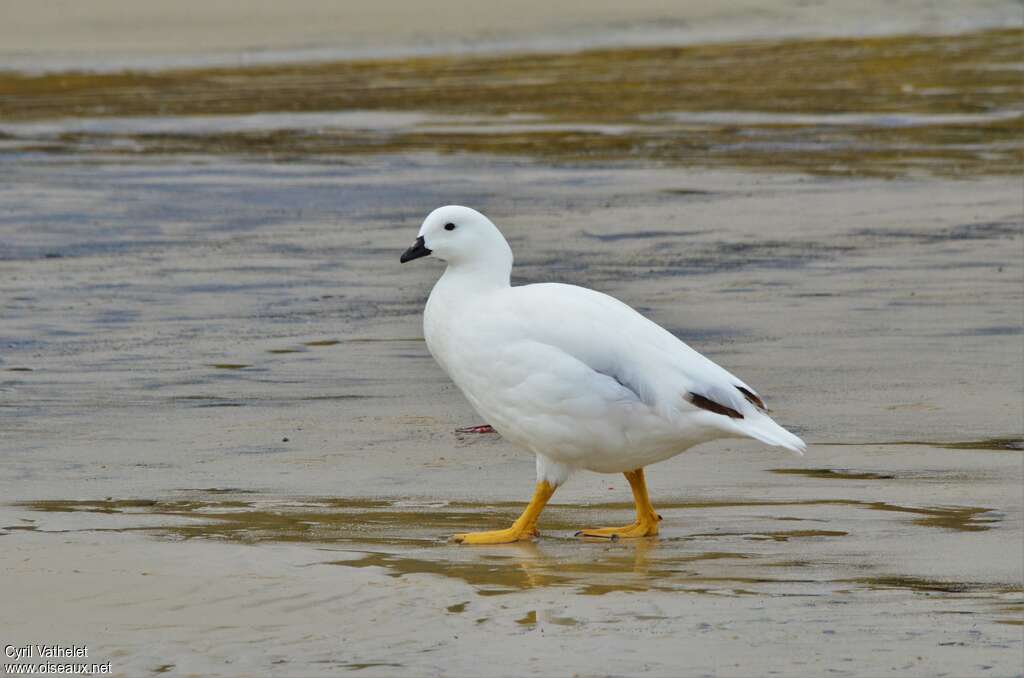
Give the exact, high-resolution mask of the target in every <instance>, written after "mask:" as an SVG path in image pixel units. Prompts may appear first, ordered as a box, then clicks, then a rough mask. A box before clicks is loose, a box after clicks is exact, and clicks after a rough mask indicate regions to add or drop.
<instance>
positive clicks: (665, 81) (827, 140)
mask: <svg viewBox="0 0 1024 678" xmlns="http://www.w3.org/2000/svg"><path fill="white" fill-rule="evenodd" d="M1022 45H1024V31H1022V30H1020V29H1003V30H986V31H976V32H972V33H966V34H960V35H944V36H920V35H918V36H887V37H861V38H829V39H809V40H782V41H762V42H743V43H725V44H712V45H696V46H687V47H662V48H645V49H637V48H629V49H623V48H618V49H600V50H590V51H585V52H580V53H568V54H564V53H559V54H528V55H514V56H450V57H442V56H435V57H416V58H408V59H391V60H375V61H374V60H367V61H350V62H335V63H320V64H289V65H275V66H260V67H252V68H205V69H192V70H168V71H161V72H147V73H142V72H125V73H113V74H96V73H76V72H71V73H59V74H48V75H25V74H17V73H10V72H7V73H3V72H0V118H2V119H4V120H6V121H12V122H13V121H31V120H40V119H48V118H54V117H63V116H79V117H84V116H88V117H108V118H109V117H111V116H161V117H165V116H208V115H248V114H254V113H261V114H266V113H277V114H282V115H287V114H295V113H305V112H318V111H330V112H335V113H337V112H345V111H349V112H358V111H363V112H366V111H372V112H377V113H380V114H384V113H387V112H420V113H427V114H430V115H431V116H434V117H433V118H432V119H431V120H430V121H429V124H409V125H405V126H402V125H399V126H398V127H395V128H389V127H388V126H387V125H384V126H383V127H380V128H376V129H375V128H373V125H372V122H370V123H368V124H367V125H366V127H367V128H365V129H360V128H351V127H349V128H347V129H346V128H344V127H341V128H336V127H331V126H327V127H319V126H317V125H315V124H314V125H312V126H309V125H304V124H301V123H299V124H295V125H293V126H292V127H291V128H288V127H287V126H285V127H284V128H280V127H273V128H268V129H258V128H257V129H247V131H235V130H229V131H224V130H219V131H215V130H200V131H199V132H195V131H194V130H193V131H186V130H182V131H176V130H174V129H173V126H171V128H170V129H168V130H163V131H160V132H139V131H137V130H136V131H131V130H130V129H126V130H123V131H118V127H117V125H116V124H115V125H113V127H112V128H111V129H110V130H107V131H104V132H103V133H99V132H95V131H91V132H90V131H78V130H68V131H65V132H63V133H61V134H59V135H57V136H56V138H25V139H19V138H15V140H14V143H13V144H12V147H13V148H16V149H20V150H22V151H24V150H36V151H40V152H55V153H80V152H87V151H88V152H96V151H97V150H100V151H102V152H104V153H109V154H114V155H124V154H131V155H140V154H175V153H187V154H197V153H198V154H227V155H243V156H246V155H258V156H261V157H266V156H270V157H273V158H275V159H278V160H288V159H295V158H304V157H311V156H314V157H315V156H344V155H366V154H379V153H409V152H435V153H482V154H496V155H517V156H526V157H534V158H539V159H544V160H547V161H554V162H585V161H599V162H623V161H625V162H629V161H647V162H651V161H653V162H657V163H663V164H669V165H687V166H723V167H743V168H749V169H776V170H788V171H796V172H809V173H815V174H826V175H840V176H843V175H850V176H883V177H893V176H902V175H908V174H910V175H913V174H926V175H927V174H935V175H943V176H977V175H983V174H1012V173H1016V172H1018V171H1019V167H1020V162H1021V161H1022V160H1024V143H1022V141H1021V140H1022V136H1024V115H1022V114H1021V109H1022V103H1024V82H1022V80H1021V78H1020V77H1019V70H1017V69H1018V68H1019V64H1020V63H1021V62H1022V61H1024V47H1022ZM440 93H443V95H442V94H440ZM467 116H471V119H470V120H468V121H467V119H466V118H467ZM371 118H372V116H371ZM248 127H249V126H247V128H248ZM5 131H6V130H5Z"/></svg>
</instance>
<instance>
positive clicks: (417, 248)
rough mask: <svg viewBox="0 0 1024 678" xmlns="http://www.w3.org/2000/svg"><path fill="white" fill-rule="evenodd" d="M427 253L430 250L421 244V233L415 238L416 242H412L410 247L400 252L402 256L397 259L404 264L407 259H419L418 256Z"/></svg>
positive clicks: (423, 255)
mask: <svg viewBox="0 0 1024 678" xmlns="http://www.w3.org/2000/svg"><path fill="white" fill-rule="evenodd" d="M429 254H430V250H429V249H427V246H426V245H424V244H423V236H422V235H421V236H420V237H418V238H416V242H414V243H413V244H412V247H410V248H409V249H407V250H406V251H404V252H402V258H401V259H399V261H400V262H402V263H403V264H404V263H405V262H407V261H412V260H413V259H419V258H420V257H425V256H427V255H429Z"/></svg>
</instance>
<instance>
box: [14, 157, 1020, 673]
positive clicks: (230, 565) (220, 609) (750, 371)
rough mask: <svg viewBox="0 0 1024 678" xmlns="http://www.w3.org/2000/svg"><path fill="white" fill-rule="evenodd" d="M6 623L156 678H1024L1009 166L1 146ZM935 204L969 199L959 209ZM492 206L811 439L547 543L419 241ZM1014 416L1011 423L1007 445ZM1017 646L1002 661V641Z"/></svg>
mask: <svg viewBox="0 0 1024 678" xmlns="http://www.w3.org/2000/svg"><path fill="white" fill-rule="evenodd" d="M5 169H6V171H7V175H8V176H9V177H11V180H10V181H8V182H5V184H4V185H3V186H2V187H0V205H2V206H3V209H2V213H3V214H4V215H5V216H4V217H3V227H4V229H5V232H7V233H9V234H10V235H11V236H12V239H11V240H9V241H8V242H12V243H13V246H11V247H8V248H7V249H6V250H5V259H6V261H5V263H4V268H5V275H4V277H3V288H4V290H3V291H4V298H5V299H6V300H7V301H6V303H5V311H4V316H5V322H4V332H3V340H2V344H3V346H4V355H3V363H2V366H0V369H3V370H4V372H3V374H5V375H6V376H5V377H4V379H3V383H2V388H3V404H4V407H3V410H2V416H3V418H4V430H3V434H2V435H3V438H2V445H3V450H4V452H3V455H2V464H3V472H2V474H0V477H2V480H0V485H2V487H0V492H2V494H3V496H5V497H7V498H9V500H11V502H13V503H8V504H6V505H5V506H4V507H3V508H2V509H0V525H2V526H3V530H2V532H0V539H2V543H3V544H4V549H3V550H2V551H0V561H2V566H3V571H4V573H5V575H6V576H4V577H3V578H2V579H0V581H2V583H0V587H2V589H3V590H2V591H0V594H2V596H3V599H4V600H5V601H6V602H5V610H4V613H3V614H4V628H5V631H6V634H5V635H7V636H9V637H13V640H15V641H21V642H34V641H36V640H39V639H45V640H46V641H47V642H52V641H54V640H56V639H64V640H67V641H68V642H79V643H82V642H85V643H87V644H88V645H89V646H90V648H92V651H93V652H94V653H95V654H97V655H99V656H101V657H105V658H109V659H110V660H112V661H113V662H114V665H115V668H116V670H117V671H120V672H122V673H123V674H124V675H138V674H140V673H145V672H148V671H155V670H157V669H160V668H161V667H163V668H164V669H166V668H167V667H168V666H172V665H173V666H172V668H173V670H174V671H176V672H180V673H183V674H187V673H190V672H195V673H202V674H237V673H247V672H248V673H253V672H255V673H261V672H265V671H270V670H272V671H274V672H275V673H278V674H280V675H308V674H310V673H319V672H324V671H328V670H331V671H333V670H338V669H346V668H347V669H350V670H355V669H359V670H360V674H361V675H394V674H395V673H396V672H397V673H404V674H411V675H422V674H431V673H438V672H445V673H450V674H454V675H470V674H473V675H516V674H521V673H524V672H525V673H531V674H536V675H551V674H565V673H569V672H576V673H578V674H580V675H607V674H632V673H636V672H639V671H641V670H646V671H649V672H650V674H651V675H676V674H678V672H679V671H681V670H682V671H684V672H687V673H690V674H713V675H751V674H767V673H769V672H773V671H776V672H780V673H782V674H785V675H820V674H821V673H823V672H826V671H833V672H838V673H841V674H844V675H888V674H897V673H899V674H901V675H908V674H909V675H939V674H943V673H945V674H946V675H1002V676H1009V675H1016V674H1017V673H1019V661H1018V660H1019V657H1020V652H1021V627H1020V621H1021V604H1022V589H1021V555H1020V554H1021V548H1020V547H1021V530H1022V511H1021V509H1022V506H1021V504H1022V502H1021V496H1020V483H1021V480H1022V473H1021V461H1022V456H1021V455H1022V450H1021V436H1020V431H1021V426H1022V422H1021V409H1020V404H1021V392H1020V385H1021V383H1022V374H1021V362H1020V338H1021V316H1020V308H1021V298H1020V297H1021V281H1022V273H1024V271H1022V260H1021V258H1020V256H1019V255H1020V252H1021V246H1022V241H1021V233H1020V221H1019V219H1020V217H1019V214H1018V211H1019V190H1018V189H1019V186H1017V185H1016V182H1015V181H1014V180H1012V179H1001V178H983V177H982V178H976V179H974V180H971V181H938V180H929V181H919V180H899V181H881V180H874V179H863V180H842V181H838V180H835V179H811V178H808V177H805V176H799V175H775V176H765V175H763V174H755V175H749V174H743V173H736V172H689V171H682V170H678V169H665V170H650V169H648V170H644V169H637V168H633V169H629V168H626V169H623V168H600V167H544V166H538V165H537V164H536V163H533V162H530V161H511V160H507V159H496V158H467V157H461V158H453V157H436V156H428V155H422V156H401V157H398V158H396V157H392V156H384V157H375V158H363V159H359V160H350V161H348V162H346V163H345V164H322V163H316V164H306V163H294V164H290V165H257V164H253V163H248V162H238V161H233V160H230V159H216V158H205V159H203V160H201V161H197V162H196V163H195V164H184V163H181V162H180V161H178V160H167V161H161V162H135V163H132V164H130V165H121V164H99V165H96V164H92V163H86V164H83V163H81V162H79V161H75V160H72V161H65V160H57V161H54V160H49V161H45V162H43V161H37V162H33V163H18V164H8V165H7V166H6V167H5ZM936 196H941V197H938V198H937V197H936ZM450 200H460V201H462V202H467V203H470V204H475V205H480V206H481V207H482V208H483V209H485V210H487V211H488V212H489V213H490V214H492V215H493V216H494V218H495V219H496V220H497V221H498V223H499V224H501V225H502V226H503V227H504V228H505V230H506V232H507V233H508V234H509V235H510V238H511V241H512V243H513V246H514V248H515V249H516V251H517V253H518V268H517V278H518V279H519V281H520V282H526V281H533V280H541V279H558V280H564V281H569V282H575V283H580V284H586V285H591V286H594V287H598V288H600V289H604V290H607V291H609V292H611V293H613V294H616V295H618V296H620V297H621V298H623V299H625V300H626V301H628V302H630V303H633V304H635V305H636V306H638V307H639V308H641V309H643V310H644V311H645V312H647V313H649V314H650V315H652V316H653V317H655V318H657V319H658V320H659V321H661V322H662V323H664V324H665V325H666V326H668V327H670V328H672V329H673V330H674V331H675V332H676V333H677V334H679V335H680V336H681V337H683V338H685V339H687V340H689V341H690V342H691V343H692V344H693V345H695V346H696V347H698V348H699V349H701V350H703V351H705V352H707V353H708V354H709V355H710V356H712V357H713V358H715V359H716V360H719V361H721V362H722V363H724V364H726V365H728V366H729V368H730V369H733V370H735V371H736V372H737V373H738V374H741V375H743V376H744V378H746V379H747V380H748V381H750V382H751V383H753V384H756V386H757V387H758V388H759V389H760V390H761V391H762V393H764V394H765V395H766V396H767V397H768V398H769V402H770V405H771V406H772V408H773V410H774V411H775V413H776V416H777V418H778V419H779V420H780V421H781V422H783V423H785V424H786V425H788V426H790V427H792V428H793V430H795V431H797V432H799V433H800V434H801V435H803V436H804V437H805V438H806V439H807V440H808V441H809V442H810V443H811V448H810V450H809V453H808V455H807V457H805V458H804V459H798V458H795V457H792V456H789V455H787V454H785V453H782V452H780V451H776V450H770V449H765V448H762V447H760V446H758V445H757V444H755V443H741V442H735V443H721V444H714V445H708V446H705V447H702V448H697V449H695V450H693V451H691V452H690V453H687V454H686V455H683V456H682V457H680V458H677V459H675V460H672V461H670V462H667V463H664V464H661V465H659V466H656V467H654V468H652V469H651V472H650V484H651V486H652V492H653V496H654V498H655V503H656V506H657V507H658V509H659V511H660V512H661V514H662V515H663V516H664V523H663V528H662V535H661V536H660V537H659V538H658V539H654V540H642V541H640V542H619V543H612V544H609V543H600V542H598V543H592V542H583V541H580V540H578V539H576V538H574V537H573V536H572V534H573V532H574V531H575V530H576V529H578V528H580V527H583V526H588V525H593V524H609V523H610V524H615V522H616V521H623V522H625V521H627V519H628V515H629V505H628V503H627V502H628V487H627V486H626V484H625V482H624V481H623V480H622V479H620V478H617V477H612V476H598V475H591V474H586V475H581V476H579V477H577V478H574V479H573V480H572V481H571V482H570V483H569V485H568V486H566V487H565V488H564V489H562V490H560V491H559V493H558V495H557V496H556V498H555V502H554V505H553V506H552V507H551V509H550V510H549V511H548V512H547V513H546V514H545V516H544V519H543V521H542V525H541V528H542V531H543V533H544V534H543V536H542V537H541V538H540V539H539V540H538V541H537V542H536V543H535V544H522V545H512V546H508V547H487V548H466V547H459V546H454V545H450V544H447V543H446V542H445V537H446V536H447V535H449V534H451V533H453V532H457V531H460V530H466V529H478V528H486V527H490V526H496V525H501V524H503V523H504V522H506V521H507V520H509V519H510V518H511V517H512V516H513V515H514V514H515V513H516V511H517V509H518V507H519V502H521V501H522V500H524V499H525V497H526V494H527V493H528V491H529V488H530V487H531V485H532V474H533V470H532V460H531V459H529V458H528V457H527V456H525V455H523V454H521V453H519V452H517V451H515V450H514V449H511V448H510V447H509V446H508V445H507V444H505V443H504V442H502V441H501V440H500V439H499V438H498V437H497V436H492V435H468V434H467V435H460V434H455V433H453V429H455V428H456V427H458V426H462V425H467V424H472V423H478V422H477V421H476V420H475V417H474V415H473V414H472V412H471V411H470V409H469V407H468V405H467V404H466V403H465V401H464V400H463V399H462V398H461V397H460V396H459V394H458V393H457V392H456V391H455V390H454V388H453V387H452V386H451V385H450V384H448V382H447V381H446V379H445V377H444V375H443V374H441V373H440V371H439V370H438V368H437V367H436V366H435V365H434V364H433V362H432V361H431V359H430V358H429V356H428V355H427V353H426V350H425V347H424V345H423V342H422V340H421V339H420V336H421V334H420V327H419V313H420V308H421V305H422V303H423V301H424V298H425V296H426V294H427V292H428V290H429V287H430V285H431V284H432V282H433V279H434V277H435V276H436V275H437V274H438V272H439V269H438V266H437V265H432V264H431V262H429V261H427V262H421V263H424V264H425V265H421V266H399V265H398V264H397V259H396V252H399V251H400V250H401V249H402V247H403V245H404V244H405V243H406V241H407V240H408V238H409V233H411V232H413V231H414V230H415V225H416V223H417V219H418V218H419V217H420V215H421V213H422V212H423V211H424V209H425V207H426V206H427V205H429V204H433V203H435V202H438V203H439V202H447V201H450ZM993 439H994V440H993ZM986 667H987V668H986Z"/></svg>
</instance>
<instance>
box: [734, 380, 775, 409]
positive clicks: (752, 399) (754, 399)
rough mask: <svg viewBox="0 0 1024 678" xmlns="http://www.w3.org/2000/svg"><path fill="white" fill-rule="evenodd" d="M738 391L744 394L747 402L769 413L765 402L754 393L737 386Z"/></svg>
mask: <svg viewBox="0 0 1024 678" xmlns="http://www.w3.org/2000/svg"><path fill="white" fill-rule="evenodd" d="M736 390H738V391H739V392H740V393H742V394H743V397H744V398H746V399H747V402H748V403H750V404H751V405H753V406H754V407H756V408H757V409H759V410H761V411H762V412H767V411H768V408H767V407H765V404H764V401H763V400H761V398H760V397H759V396H758V395H757V394H756V393H754V392H753V391H751V390H749V389H745V388H743V387H742V386H737V387H736Z"/></svg>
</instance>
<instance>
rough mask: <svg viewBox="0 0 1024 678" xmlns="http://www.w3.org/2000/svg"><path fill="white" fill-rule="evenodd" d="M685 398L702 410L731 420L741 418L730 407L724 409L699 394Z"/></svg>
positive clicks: (741, 416) (690, 394)
mask: <svg viewBox="0 0 1024 678" xmlns="http://www.w3.org/2000/svg"><path fill="white" fill-rule="evenodd" d="M685 398H686V399H687V400H688V401H690V402H691V403H693V404H694V405H696V406H697V407H699V408H701V409H702V410H707V411H708V412H714V413H715V414H724V415H725V416H727V417H731V418H732V419H742V418H743V415H742V414H740V413H739V412H737V411H736V410H734V409H732V408H731V407H726V406H725V405H722V404H720V403H716V402H715V401H714V400H711V399H710V398H705V397H704V396H702V395H700V394H699V393H687V394H686V396H685Z"/></svg>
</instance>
